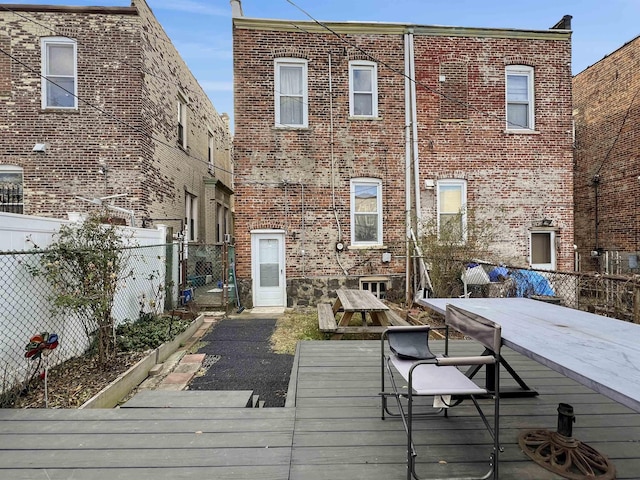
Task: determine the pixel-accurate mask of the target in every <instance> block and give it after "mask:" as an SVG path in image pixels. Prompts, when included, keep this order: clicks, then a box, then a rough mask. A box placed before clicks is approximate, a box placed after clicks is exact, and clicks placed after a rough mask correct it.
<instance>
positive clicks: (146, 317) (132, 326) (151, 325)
mask: <svg viewBox="0 0 640 480" xmlns="http://www.w3.org/2000/svg"><path fill="white" fill-rule="evenodd" d="M190 323H191V321H190V320H186V319H181V318H177V317H171V316H156V315H152V314H148V313H145V314H142V315H141V316H140V319H139V320H138V321H137V322H127V323H123V324H121V325H119V326H118V327H117V328H116V339H117V345H118V350H120V351H124V352H130V351H145V350H152V349H154V348H157V347H159V346H160V345H162V344H163V343H165V342H168V341H171V340H173V339H174V338H175V337H176V336H177V335H179V334H181V333H182V332H184V331H185V330H186V329H187V327H188V326H189V324H190Z"/></svg>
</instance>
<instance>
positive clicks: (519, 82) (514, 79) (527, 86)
mask: <svg viewBox="0 0 640 480" xmlns="http://www.w3.org/2000/svg"><path fill="white" fill-rule="evenodd" d="M533 85H534V83H533V67H528V66H526V65H508V66H507V68H506V96H507V130H533V129H534V128H535V122H534V120H535V111H534V105H533V92H534V88H533Z"/></svg>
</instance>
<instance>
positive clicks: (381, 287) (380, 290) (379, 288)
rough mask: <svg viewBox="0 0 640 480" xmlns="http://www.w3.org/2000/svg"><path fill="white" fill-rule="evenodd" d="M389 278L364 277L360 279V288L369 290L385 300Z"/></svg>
mask: <svg viewBox="0 0 640 480" xmlns="http://www.w3.org/2000/svg"><path fill="white" fill-rule="evenodd" d="M388 285H389V279H388V278H387V277H363V278H361V279H360V290H367V291H369V292H371V293H373V294H374V295H375V296H376V297H377V298H379V299H380V300H383V299H384V298H385V296H386V293H387V286H388Z"/></svg>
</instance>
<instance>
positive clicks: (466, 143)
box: [415, 35, 573, 270]
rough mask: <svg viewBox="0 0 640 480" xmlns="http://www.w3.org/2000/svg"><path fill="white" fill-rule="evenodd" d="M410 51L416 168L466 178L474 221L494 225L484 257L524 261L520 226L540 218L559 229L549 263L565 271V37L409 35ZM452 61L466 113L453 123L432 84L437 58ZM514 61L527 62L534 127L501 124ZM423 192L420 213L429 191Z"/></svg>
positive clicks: (569, 249)
mask: <svg viewBox="0 0 640 480" xmlns="http://www.w3.org/2000/svg"><path fill="white" fill-rule="evenodd" d="M415 50H416V71H417V79H418V85H417V94H418V102H417V103H418V106H419V110H418V112H419V113H418V115H419V119H418V122H419V139H420V158H421V162H420V169H421V170H420V173H421V176H422V177H423V178H425V179H434V180H438V179H449V178H455V179H465V180H466V181H467V200H468V206H469V207H470V208H472V209H473V210H474V212H475V214H476V216H477V217H478V218H477V221H478V222H489V221H490V222H491V223H492V224H493V226H494V227H496V229H495V232H494V233H493V242H492V243H493V245H492V248H491V254H492V256H493V258H491V259H489V260H492V261H501V262H505V263H508V264H514V265H527V262H528V255H529V229H530V228H531V227H532V224H534V223H535V222H536V221H538V220H540V219H542V218H544V217H547V218H549V219H551V220H552V221H553V226H554V227H557V228H558V231H557V234H558V236H559V245H558V247H559V248H558V251H557V255H558V261H557V265H558V269H559V270H572V269H573V260H572V258H573V199H572V189H573V184H572V180H573V178H572V148H571V76H570V67H569V65H570V58H571V57H570V55H571V53H570V44H569V42H568V41H557V40H546V41H545V40H540V39H505V38H458V37H454V38H452V37H430V36H422V35H416V37H415ZM454 61H455V62H458V63H460V64H462V63H464V64H466V66H467V77H468V80H467V89H468V93H467V95H466V97H467V99H468V105H467V109H466V113H467V115H468V116H467V118H466V119H463V121H459V122H452V121H447V120H446V118H447V117H445V119H442V115H441V108H442V106H443V103H442V97H441V96H440V95H438V94H437V93H436V92H439V91H441V89H442V88H443V86H441V85H440V82H439V75H440V74H441V73H442V69H441V65H442V64H446V63H448V62H454ZM514 64H524V65H528V66H532V67H533V68H534V79H535V86H534V88H535V98H534V100H535V131H536V132H537V133H535V134H523V133H506V132H505V67H506V66H507V65H514ZM445 83H446V82H445ZM453 93H454V94H455V93H456V92H453ZM446 113H449V112H448V111H447V112H446ZM422 195H423V198H422V205H423V218H425V219H426V220H428V219H430V218H433V216H434V215H435V214H436V196H435V190H427V191H423V192H422Z"/></svg>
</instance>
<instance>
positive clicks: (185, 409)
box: [0, 340, 640, 480]
mask: <svg viewBox="0 0 640 480" xmlns="http://www.w3.org/2000/svg"><path fill="white" fill-rule="evenodd" d="M437 344H438V342H434V345H436V347H435V348H434V350H438V346H437ZM471 347H473V348H471ZM453 349H454V350H453V351H454V353H468V354H477V353H479V351H478V347H476V346H473V345H472V344H470V343H469V342H464V341H461V342H453ZM503 353H504V354H505V356H506V357H507V358H508V360H509V362H510V363H511V365H512V366H514V367H515V368H516V370H517V371H518V372H519V373H520V374H521V375H522V376H523V378H524V379H525V380H526V381H527V382H528V383H529V384H530V385H531V386H533V387H535V388H537V390H538V391H539V393H540V395H539V396H538V397H534V398H518V399H511V398H509V399H503V400H502V402H501V407H502V409H501V410H502V414H501V427H502V428H501V435H502V443H503V446H504V448H505V452H504V454H503V455H502V457H501V462H500V468H501V475H500V478H502V479H514V480H516V479H517V480H523V479H536V480H546V479H558V478H560V477H558V476H555V475H553V474H551V473H549V472H547V471H546V470H544V469H542V468H541V467H539V466H538V465H536V464H534V463H533V462H532V461H531V460H529V459H528V458H527V457H526V456H525V455H524V454H523V453H522V452H521V451H520V449H519V447H518V445H517V436H518V433H519V432H520V431H522V430H526V429H533V428H546V429H550V430H555V429H556V423H557V412H556V409H557V406H558V403H560V402H564V403H569V404H571V405H573V407H574V411H575V414H576V423H575V426H574V429H573V433H574V437H575V438H577V439H579V440H581V441H583V442H585V443H587V444H589V445H590V446H592V447H594V448H596V449H598V450H599V451H601V452H602V453H604V454H607V455H608V456H609V457H610V458H611V459H612V461H613V463H614V464H615V466H616V468H617V472H618V475H617V478H618V479H637V478H639V477H640V474H639V473H638V472H640V414H638V413H635V412H633V411H631V410H629V409H628V408H626V407H623V406H621V405H619V404H617V403H614V402H613V401H611V400H609V399H607V398H605V397H603V396H602V395H599V394H596V393H594V392H592V391H591V390H589V389H587V388H585V387H582V386H581V385H579V384H577V383H576V382H574V381H572V380H570V379H568V378H566V377H563V376H562V375H560V374H558V373H556V372H554V371H552V370H549V369H548V368H546V367H544V366H542V365H540V364H537V363H535V362H533V361H531V360H529V359H526V358H524V357H522V356H520V355H519V354H516V353H513V352H511V351H509V350H508V349H504V351H503ZM345 366H346V367H345ZM504 373H505V372H504V371H503V374H504ZM379 375H380V364H379V342H377V341H359V340H351V341H332V342H327V341H325V342H320V341H313V342H302V343H301V344H300V347H299V350H298V354H297V356H296V361H295V362H294V370H293V372H292V379H291V386H290V389H289V397H288V406H287V407H285V408H239V407H224V406H216V405H208V404H207V403H206V401H203V400H204V398H203V397H200V398H198V401H197V402H189V401H187V402H186V403H185V404H184V406H180V403H179V402H178V401H176V397H175V395H174V396H173V397H172V399H171V401H170V403H169V404H170V405H171V407H170V408H168V407H167V406H165V405H164V404H163V403H162V402H160V403H155V404H156V405H158V406H157V407H155V408H151V407H147V406H145V405H141V406H138V407H137V408H136V407H135V405H132V408H120V409H113V410H9V409H4V410H0V420H2V422H1V423H0V479H5V478H6V479H12V480H22V479H30V480H31V479H43V480H44V479H50V480H60V479H74V480H78V479H91V480H102V479H108V480H117V479H127V480H128V479H131V480H134V479H135V480H147V479H158V480H162V479H193V478H212V479H213V478H216V479H233V480H235V479H256V478H260V479H265V480H276V479H277V480H280V479H282V480H287V479H291V480H294V479H295V480H302V479H304V480H320V479H326V480H330V479H331V480H335V479H349V480H351V479H363V480H364V479H366V480H378V479H379V480H383V479H384V480H393V479H398V480H401V479H404V478H406V474H405V450H406V447H405V436H404V431H403V429H402V425H401V422H400V420H397V419H387V420H384V421H382V420H381V419H380V407H379V405H380V401H379V396H378V392H379V390H380V386H379V380H380V378H379ZM629 380H630V381H634V379H629ZM636 381H637V379H636ZM503 383H504V384H509V381H508V380H507V377H506V375H504V377H503ZM191 393H195V392H188V391H187V392H184V395H189V394H191ZM198 393H201V392H198ZM212 398H213V397H212ZM138 405H140V404H138ZM225 405H228V402H227V403H225ZM416 428H417V429H418V437H417V442H418V447H417V448H418V453H419V457H418V460H419V462H420V465H419V468H420V470H421V471H422V472H423V473H424V475H429V474H433V475H447V474H451V475H455V474H462V473H464V474H470V473H473V472H484V471H485V470H486V468H485V467H486V462H487V458H488V453H489V448H490V447H489V445H490V438H489V436H488V434H487V433H486V430H485V429H484V427H483V426H482V424H481V421H480V420H479V418H478V416H477V415H476V414H475V410H473V407H471V406H468V405H464V404H463V405H461V406H459V407H456V408H455V409H453V410H452V411H451V414H450V416H449V418H443V417H442V416H434V417H431V418H427V419H422V420H420V421H419V422H418V423H416ZM428 444H432V445H431V446H429V445H428ZM445 462H446V463H445Z"/></svg>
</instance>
